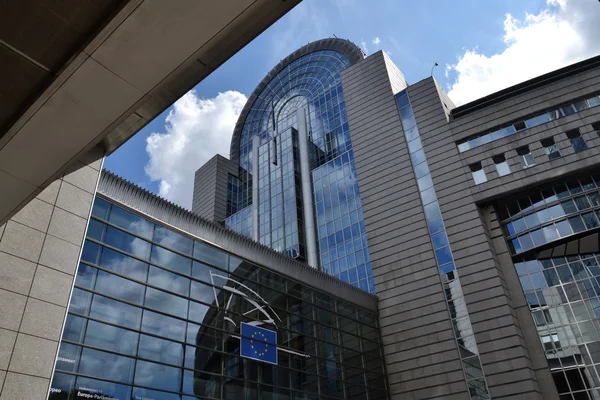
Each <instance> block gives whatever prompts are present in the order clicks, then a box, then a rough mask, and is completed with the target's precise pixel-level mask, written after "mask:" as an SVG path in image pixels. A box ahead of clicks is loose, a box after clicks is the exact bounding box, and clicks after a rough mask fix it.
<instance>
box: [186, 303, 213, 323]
mask: <svg viewBox="0 0 600 400" xmlns="http://www.w3.org/2000/svg"><path fill="white" fill-rule="evenodd" d="M208 309H209V307H208V306H206V305H204V304H200V303H196V302H195V301H190V314H189V317H188V318H189V319H190V321H193V322H196V323H198V324H205V323H206V321H204V317H205V316H206V313H207V312H208Z"/></svg>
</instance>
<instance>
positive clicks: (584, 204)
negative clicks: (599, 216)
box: [573, 196, 591, 211]
mask: <svg viewBox="0 0 600 400" xmlns="http://www.w3.org/2000/svg"><path fill="white" fill-rule="evenodd" d="M573 200H575V204H577V208H578V209H579V211H583V210H587V209H588V208H590V207H591V206H590V202H589V201H588V199H587V197H586V196H579V197H575V198H574V199H573Z"/></svg>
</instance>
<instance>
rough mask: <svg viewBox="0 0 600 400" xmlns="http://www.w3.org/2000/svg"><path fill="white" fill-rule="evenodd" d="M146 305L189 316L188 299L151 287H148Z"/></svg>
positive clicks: (172, 313) (183, 316) (180, 315)
mask: <svg viewBox="0 0 600 400" xmlns="http://www.w3.org/2000/svg"><path fill="white" fill-rule="evenodd" d="M144 305H145V306H146V307H149V308H153V309H155V310H158V311H162V312H164V313H167V314H171V315H175V316H177V317H181V318H185V317H186V316H187V308H188V301H187V300H186V299H184V298H182V297H179V296H174V295H172V294H169V293H166V292H163V291H162V290H157V289H154V288H151V287H149V288H147V289H146V301H145V303H144Z"/></svg>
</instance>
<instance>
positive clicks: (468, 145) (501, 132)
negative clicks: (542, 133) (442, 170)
mask: <svg viewBox="0 0 600 400" xmlns="http://www.w3.org/2000/svg"><path fill="white" fill-rule="evenodd" d="M599 105H600V96H592V97H589V98H586V99H580V100H577V101H574V102H573V103H572V104H565V105H563V106H560V107H557V108H554V109H551V110H548V111H545V112H543V113H541V114H539V115H535V116H532V117H530V118H528V119H526V120H525V121H517V122H514V123H512V124H511V125H509V126H506V127H503V128H500V129H496V130H493V131H492V132H489V133H484V134H480V135H476V136H474V137H472V138H471V139H468V140H465V141H461V142H459V143H457V146H458V151H459V152H461V153H462V152H464V151H467V150H469V149H473V148H475V147H478V146H481V145H484V144H486V143H489V142H490V141H492V140H497V139H501V138H503V137H506V136H510V135H513V134H515V133H517V132H520V131H523V130H524V129H529V128H532V127H534V126H538V125H542V124H545V123H546V122H549V121H553V120H555V119H558V118H562V117H565V116H568V115H572V114H575V113H577V112H580V111H583V110H587V109H588V108H592V107H597V106H599ZM595 124H597V125H598V126H600V123H595ZM592 126H594V124H592ZM594 129H596V131H599V130H600V129H598V127H595V128H594Z"/></svg>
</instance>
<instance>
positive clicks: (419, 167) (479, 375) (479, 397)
mask: <svg viewBox="0 0 600 400" xmlns="http://www.w3.org/2000/svg"><path fill="white" fill-rule="evenodd" d="M396 105H397V107H398V112H399V114H400V120H401V122H402V128H403V131H404V137H405V138H406V142H407V144H408V151H409V153H410V159H411V164H412V167H413V172H414V174H415V177H416V178H417V187H418V188H419V195H420V197H421V204H422V205H423V211H424V212H425V218H426V220H427V225H428V227H429V235H430V239H431V243H432V245H433V248H434V252H435V258H436V261H437V266H438V270H439V273H440V277H441V279H442V284H443V286H444V291H445V293H446V304H447V306H448V310H449V311H450V314H451V317H452V318H453V319H452V327H453V331H454V339H455V340H456V345H457V346H458V348H459V353H460V357H461V361H462V364H463V372H464V374H465V380H466V382H467V387H468V389H469V395H470V398H471V400H485V399H489V398H490V397H489V393H488V390H487V384H486V381H485V376H484V374H483V369H482V368H481V361H480V359H479V351H478V349H477V342H476V340H475V335H474V334H473V328H472V326H471V320H470V318H469V313H468V311H467V308H466V305H465V299H464V296H463V293H462V287H461V285H460V280H459V277H458V275H457V274H456V267H455V265H454V256H453V254H452V249H451V247H450V243H449V242H448V237H447V234H446V227H445V224H444V218H443V216H442V213H441V210H440V205H439V202H438V199H437V195H436V192H435V187H434V185H433V181H432V179H431V172H430V170H429V164H428V162H427V157H426V155H425V151H424V150H423V145H422V143H421V135H420V133H419V128H418V126H417V122H416V120H415V116H414V112H413V109H412V105H411V102H410V98H409V96H408V93H407V91H406V90H404V91H402V92H400V93H398V94H397V95H396Z"/></svg>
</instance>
